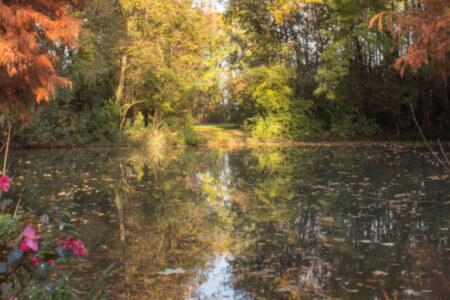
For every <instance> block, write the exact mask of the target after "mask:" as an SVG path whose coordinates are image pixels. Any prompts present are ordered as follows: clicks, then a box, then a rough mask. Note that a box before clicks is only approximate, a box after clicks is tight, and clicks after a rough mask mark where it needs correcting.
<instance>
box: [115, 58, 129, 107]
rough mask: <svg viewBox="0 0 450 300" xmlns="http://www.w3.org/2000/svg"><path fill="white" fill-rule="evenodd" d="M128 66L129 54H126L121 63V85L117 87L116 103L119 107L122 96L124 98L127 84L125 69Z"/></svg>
mask: <svg viewBox="0 0 450 300" xmlns="http://www.w3.org/2000/svg"><path fill="white" fill-rule="evenodd" d="M126 68H127V55H126V54H124V55H123V56H122V60H121V65H120V78H119V85H118V86H117V89H116V101H115V105H116V107H119V105H120V104H121V101H122V98H123V89H124V86H125V70H126Z"/></svg>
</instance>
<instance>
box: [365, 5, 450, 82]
mask: <svg viewBox="0 0 450 300" xmlns="http://www.w3.org/2000/svg"><path fill="white" fill-rule="evenodd" d="M404 9H405V11H406V14H403V13H401V12H399V11H391V12H382V13H380V14H378V15H376V16H375V17H374V18H373V19H372V20H371V22H370V26H371V27H372V26H373V25H374V23H375V22H377V21H378V29H379V30H380V31H381V30H383V16H385V17H387V18H388V22H387V23H386V29H387V30H389V31H390V33H391V35H392V37H393V38H394V39H395V40H396V41H397V42H398V44H399V48H400V49H401V50H400V51H401V53H402V55H401V56H400V57H399V58H398V59H397V61H396V62H395V68H396V69H398V70H399V71H400V74H401V75H402V76H403V75H404V74H405V70H406V68H407V67H410V68H411V70H412V71H413V72H414V73H416V72H417V71H418V70H419V69H420V68H421V67H422V66H424V65H427V64H429V63H432V66H433V68H434V69H435V70H436V72H437V73H438V74H439V75H441V77H442V78H443V79H444V81H446V80H447V77H448V75H449V71H450V68H449V62H448V57H449V53H450V40H449V38H448V36H449V32H450V0H421V1H418V2H417V3H416V4H415V3H414V1H413V3H412V7H411V10H410V11H409V10H408V1H405V7H404Z"/></svg>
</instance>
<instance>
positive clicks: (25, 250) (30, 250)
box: [20, 242, 36, 252]
mask: <svg viewBox="0 0 450 300" xmlns="http://www.w3.org/2000/svg"><path fill="white" fill-rule="evenodd" d="M20 249H22V251H23V252H36V251H34V250H33V249H31V248H30V247H28V246H27V243H25V242H22V243H20Z"/></svg>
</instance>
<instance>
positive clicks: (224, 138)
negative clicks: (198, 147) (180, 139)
mask: <svg viewBox="0 0 450 300" xmlns="http://www.w3.org/2000/svg"><path fill="white" fill-rule="evenodd" d="M194 130H195V133H196V134H197V135H198V136H199V137H200V140H202V141H203V142H205V143H208V144H211V143H213V144H214V143H236V142H245V140H246V139H247V138H248V137H249V136H250V135H249V134H248V132H246V131H244V130H242V129H241V127H240V126H239V125H237V124H212V125H197V126H194Z"/></svg>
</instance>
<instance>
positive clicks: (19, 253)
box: [8, 249, 23, 263]
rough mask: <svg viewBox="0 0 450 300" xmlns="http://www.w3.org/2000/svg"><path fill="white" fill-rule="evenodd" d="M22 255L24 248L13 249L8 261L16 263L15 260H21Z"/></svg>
mask: <svg viewBox="0 0 450 300" xmlns="http://www.w3.org/2000/svg"><path fill="white" fill-rule="evenodd" d="M22 257H23V250H22V249H16V250H14V251H12V252H11V253H9V255H8V261H9V262H10V263H15V262H18V261H20V260H21V259H22Z"/></svg>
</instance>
